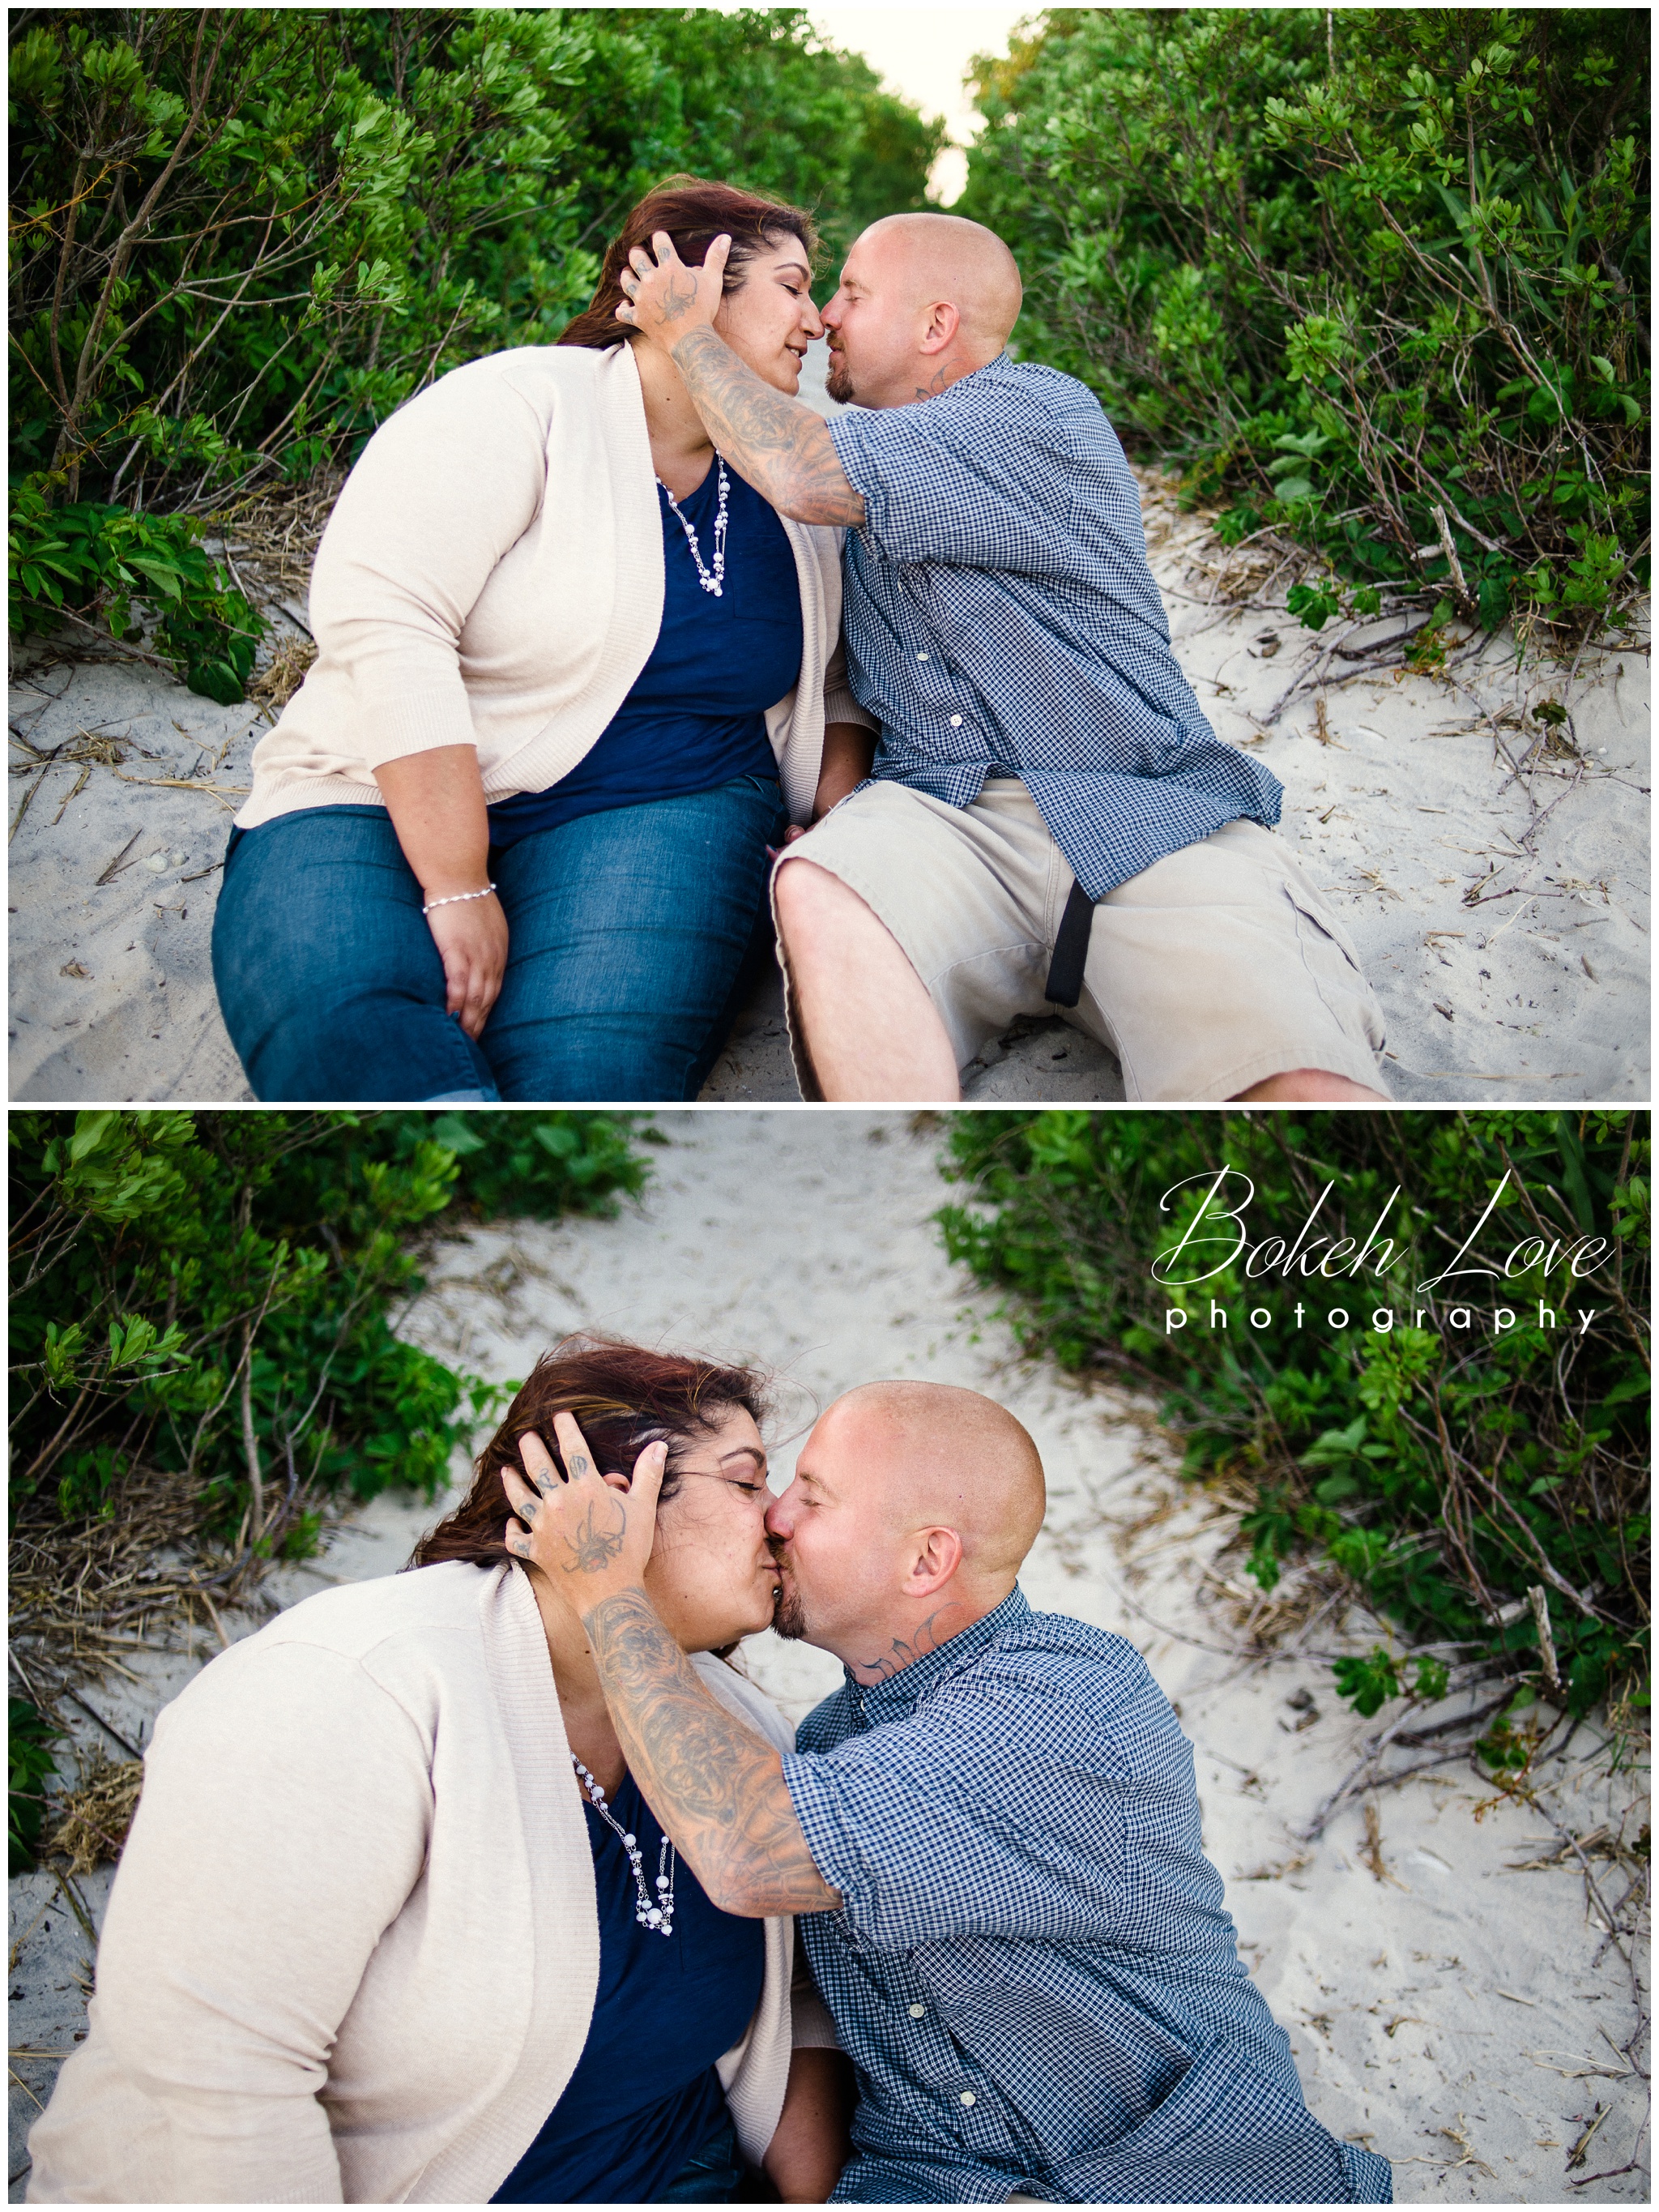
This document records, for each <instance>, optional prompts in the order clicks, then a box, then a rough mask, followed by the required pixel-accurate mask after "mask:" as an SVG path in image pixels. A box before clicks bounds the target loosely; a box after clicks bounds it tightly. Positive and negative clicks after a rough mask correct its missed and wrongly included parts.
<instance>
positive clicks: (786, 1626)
mask: <svg viewBox="0 0 1659 2212" xmlns="http://www.w3.org/2000/svg"><path fill="white" fill-rule="evenodd" d="M772 1632H773V1634H774V1635H775V1636H781V1637H782V1638H784V1639H785V1641H786V1642H787V1643H791V1644H799V1642H800V1640H801V1638H802V1637H803V1636H805V1633H806V1607H805V1606H804V1605H803V1604H802V1603H801V1601H800V1599H799V1595H797V1594H796V1592H795V1591H793V1590H792V1589H790V1587H789V1585H788V1584H787V1583H779V1584H778V1601H777V1605H776V1607H775V1608H774V1611H773V1613H772Z"/></svg>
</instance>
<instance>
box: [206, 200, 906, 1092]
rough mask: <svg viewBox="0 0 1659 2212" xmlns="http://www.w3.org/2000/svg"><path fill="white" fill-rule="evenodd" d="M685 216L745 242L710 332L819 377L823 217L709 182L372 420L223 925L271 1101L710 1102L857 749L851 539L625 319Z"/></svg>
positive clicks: (239, 1023) (229, 983)
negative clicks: (654, 252) (752, 476)
mask: <svg viewBox="0 0 1659 2212" xmlns="http://www.w3.org/2000/svg"><path fill="white" fill-rule="evenodd" d="M657 230H666V231H667V232H668V233H669V234H670V235H671V237H672V239H673V240H674V243H675V246H676V247H677V248H678V252H679V253H680V256H681V258H682V259H684V260H686V261H688V262H696V263H699V264H701V262H702V258H703V256H704V254H705V252H706V251H707V249H708V246H709V245H710V244H711V243H712V241H713V240H714V238H716V237H717V236H719V235H720V234H729V235H730V236H731V239H732V254H731V259H730V261H729V262H728V264H727V266H726V280H725V282H726V293H725V299H724V303H723V305H722V307H721V309H720V316H719V318H718V319H717V321H716V328H717V329H719V331H720V334H721V336H722V337H724V338H725V339H726V343H728V344H729V345H731V346H732V349H734V350H735V351H736V352H737V353H738V355H739V356H741V358H742V359H743V360H744V361H745V362H747V363H748V364H749V366H750V368H753V369H754V370H755V372H756V374H757V375H760V376H762V377H763V378H765V380H767V382H768V383H769V384H771V385H773V386H775V387H776V388H777V389H778V390H780V391H782V392H791V393H793V392H794V391H795V390H796V388H797V386H798V385H799V377H800V363H801V360H802V357H803V356H804V355H805V350H806V347H807V345H808V343H809V342H810V341H811V339H813V338H815V337H817V336H818V335H819V334H820V332H821V331H822V328H823V325H822V324H821V323H820V322H819V320H818V315H817V309H816V308H815V307H813V305H812V301H811V292H810V289H809V287H810V283H811V262H812V254H813V251H814V247H815V243H816V240H815V236H814V233H813V229H812V225H811V222H810V220H809V219H808V217H807V216H805V215H803V214H802V213H801V212H800V210H799V209H795V208H788V207H782V206H779V205H776V204H774V203H773V202H771V201H769V200H765V199H762V198H758V197H756V196H755V195H754V194H753V193H750V192H741V191H736V190H734V189H733V188H732V186H731V185H720V184H708V183H702V182H699V181H698V180H696V179H690V178H684V179H676V180H674V181H673V182H672V183H671V184H669V185H664V186H663V187H661V188H660V189H659V191H654V192H653V193H651V194H650V195H649V197H647V198H646V199H644V200H642V201H641V204H639V206H638V207H636V208H635V210H634V211H633V213H632V214H631V215H630V216H629V218H628V220H627V222H625V224H624V225H623V229H622V231H621V233H620V234H619V235H618V236H617V238H616V239H615V240H613V241H612V242H611V246H610V248H609V250H608V252H606V255H605V262H604V267H603V274H602V276H601V281H600V283H599V290H598V292H597V293H596V294H595V295H594V298H593V303H592V307H589V308H588V310H587V311H586V313H585V314H582V315H580V316H579V317H578V318H577V319H576V320H575V322H574V323H573V324H572V325H570V327H569V328H568V330H567V331H565V333H564V335H563V337H562V339H561V340H560V342H559V343H558V345H556V346H540V347H523V348H520V349H516V350H514V351H512V352H507V353H498V354H492V355H489V356H486V357H485V358H484V359H483V360H480V361H476V362H471V363H469V364H468V365H467V366H466V367H465V368H459V369H456V370H454V371H453V373H452V374H449V375H447V376H446V377H443V378H441V380H439V381H438V382H437V383H436V384H435V385H434V386H432V387H431V388H430V389H429V390H428V391H426V392H422V393H421V394H420V395H419V396H418V397H417V398H414V399H412V400H410V402H409V404H407V405H406V406H404V407H403V408H402V409H400V410H398V413H397V414H396V415H394V416H392V419H391V420H390V422H386V424H385V425H384V426H383V427H382V428H380V430H379V431H378V432H377V433H376V434H375V435H374V437H373V438H372V439H371V440H370V441H369V443H368V447H366V449H365V450H364V453H363V454H362V459H360V460H359V461H358V463H357V465H356V468H355V469H354V470H353V471H352V473H351V475H350V477H349V479H348V480H347V483H346V485H345V488H344V489H343V491H342V493H341V495H340V498H339V501H338V503H337V506H336V507H335V510H334V513H333V516H332V518H331V520H330V523H329V526H328V528H327V530H326V532H325V533H324V537H323V542H322V544H321V546H320V548H319V551H318V555H317V562H316V568H315V572H314V574H313V581H312V592H311V618H312V623H313V629H314V630H315V633H316V637H317V644H318V659H317V662H316V665H315V666H314V667H313V669H312V671H311V673H310V674H309V675H308V676H307V678H306V681H305V683H304V684H303V685H302V686H301V689H300V690H299V691H298V692H297V693H296V694H295V697H294V699H293V700H292V701H291V702H289V706H288V708H286V709H285V711H284V712H283V716H282V719H281V720H280V721H279V722H278V723H277V725H276V728H275V729H274V730H272V731H271V732H270V733H269V734H268V735H267V736H266V737H265V738H263V739H262V740H261V742H260V744H258V747H257V748H256V750H255V752H254V756H253V789H252V796H251V797H250V799H249V800H248V803H247V805H246V806H245V807H244V808H243V810H242V811H241V812H240V814H239V815H238V817H236V823H237V826H236V828H235V829H234V831H233V833H232V836H231V841H230V845H229V848H228V851H227V854H226V859H225V875H224V884H223V887H222V891H221V894H220V899H219V907H218V912H217V914H216V917H215V921H214V932H213V965H214V977H215V981H216V984H217V987H218V992H219V1002H220V1006H221V1007H222V1011H223V1014H224V1018H225V1024H226V1027H227V1028H228V1030H229V1032H230V1036H231V1039H232V1041H233V1042H234V1045H235V1047H236V1049H237V1052H238V1053H239V1054H240V1057H241V1060H242V1065H243V1066H244V1068H245V1069H246V1073H247V1077H248V1080H249V1082H250V1084H251V1085H252V1088H253V1090H254V1091H255V1093H256V1094H257V1096H258V1097H260V1098H264V1099H306V1100H315V1099H340V1100H353V1101H367V1100H377V1099H404V1100H409V1099H422V1100H428V1101H433V1102H437V1101H462V1102H471V1101H482V1100H493V1099H496V1098H507V1099H532V1100H556V1099H596V1098H597V1099H615V1100H628V1099H671V1098H690V1097H696V1094H697V1091H699V1090H700V1089H701V1087H702V1081H703V1078H704V1077H705V1075H706V1074H707V1073H708V1069H709V1067H710V1066H712V1065H713V1063H714V1057H715V1055H716V1054H717V1053H718V1052H719V1050H720V1045H721V1043H722V1042H723V1041H724V1036H725V1032H726V1029H727V1027H728V1026H729V1024H730V1018H731V1015H732V1012H733V1011H734V1010H735V1004H736V1000H737V998H738V995H739V993H740V989H741V987H742V985H743V983H744V980H745V956H746V954H747V953H748V952H749V951H750V947H751V945H760V940H759V939H758V937H757V927H759V926H761V923H762V915H763V907H764V903H765V892H766V878H767V867H768V854H767V848H768V847H769V845H775V844H776V843H777V842H779V840H780V839H781V836H782V834H783V831H784V829H785V828H786V826H787V824H788V823H790V822H795V823H801V822H806V821H809V820H812V819H816V818H817V816H818V815H820V814H822V813H823V812H825V811H828V809H829V807H830V806H831V805H834V803H835V802H836V800H837V799H841V798H842V797H844V796H845V795H846V793H848V792H849V791H850V790H851V789H852V788H853V787H854V785H855V784H856V783H857V782H858V781H860V778H861V777H862V775H864V773H865V772H866V769H867V767H868V763H869V759H870V750H871V744H872V735H871V732H870V731H869V730H868V728H867V727H866V721H867V718H866V716H865V715H864V714H863V712H862V710H861V709H860V708H859V707H858V705H857V704H856V702H854V699H853V697H852V696H851V694H850V693H849V692H848V690H846V688H845V679H844V677H843V675H842V664H841V657H840V650H839V635H840V626H841V566H840V532H836V531H833V530H823V529H815V528H809V527H807V526H804V525H802V524H799V523H795V522H789V521H784V520H781V518H780V517H779V516H778V515H777V514H776V513H775V512H774V511H773V509H772V508H771V507H769V506H768V505H767V504H766V502H765V501H764V500H763V499H762V498H760V496H759V495H758V494H757V493H756V492H754V491H753V490H752V489H750V486H749V485H748V484H747V483H744V480H743V478H742V477H739V476H738V475H737V474H736V473H735V472H734V471H732V470H730V469H728V467H727V466H726V463H725V462H724V460H722V459H720V456H719V455H718V454H716V453H715V452H714V447H712V445H711V444H710V443H709V441H708V435H707V433H706V432H705V431H704V429H703V428H702V422H700V421H699V419H698V417H697V415H696V411H695V410H694V409H693V408H692V406H691V404H690V399H689V398H688V396H687V393H686V391H685V386H684V383H683V381H682V380H681V378H680V374H679V371H678V368H676V367H675V365H674V362H673V361H672V359H671V356H670V355H669V354H668V352H667V351H666V349H665V348H664V347H663V346H662V345H660V344H659V343H656V342H655V341H653V340H652V339H649V338H647V337H643V336H642V335H641V333H639V332H638V331H632V330H629V329H628V328H626V327H625V326H624V325H623V324H622V323H619V322H618V321H617V319H616V315H615V310H616V307H617V305H618V304H619V303H620V302H621V301H622V298H623V293H622V289H621V284H620V281H619V280H620V276H622V274H623V273H625V272H626V271H627V270H628V267H629V260H628V257H629V253H630V252H632V251H633V249H634V248H635V246H641V245H642V244H643V243H644V242H645V241H646V240H647V239H649V238H650V237H651V235H652V234H653V232H655V231H657ZM826 716H827V717H828V723H827V726H826ZM765 942H766V943H769V932H768V933H767V938H766V940H765ZM761 949H763V946H762V947H761Z"/></svg>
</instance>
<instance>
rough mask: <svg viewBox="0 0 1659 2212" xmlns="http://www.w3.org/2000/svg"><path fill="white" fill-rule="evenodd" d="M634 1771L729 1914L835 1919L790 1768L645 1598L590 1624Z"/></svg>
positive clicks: (598, 1612) (616, 1601) (601, 1610)
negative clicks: (709, 1682) (731, 1706)
mask: <svg viewBox="0 0 1659 2212" xmlns="http://www.w3.org/2000/svg"><path fill="white" fill-rule="evenodd" d="M582 1626H583V1627H584V1628H586V1631H587V1640H588V1642H589V1644H591V1645H592V1651H593V1656H594V1659H595V1661H596V1662H597V1664H598V1667H599V1680H600V1683H601V1684H602V1686H603V1687H604V1690H605V1702H606V1704H607V1705H609V1706H610V1708H611V1720H612V1722H613V1723H615V1726H616V1730H617V1738H618V1740H619V1741H620V1742H621V1744H622V1747H623V1756H624V1757H625V1758H626V1759H627V1761H628V1767H629V1772H630V1773H631V1774H632V1776H633V1778H634V1779H635V1783H636V1784H638V1785H639V1789H640V1790H641V1795H642V1796H644V1798H645V1800H646V1802H647V1804H648V1805H649V1806H650V1807H651V1808H652V1810H653V1812H654V1813H655V1814H656V1815H657V1818H658V1819H659V1820H660V1821H661V1823H662V1825H663V1826H664V1827H665V1829H666V1831H667V1832H668V1833H669V1835H670V1836H671V1837H672V1838H673V1840H674V1843H675V1845H676V1847H677V1848H678V1850H679V1852H680V1854H681V1856H682V1857H684V1859H686V1860H687V1861H688V1862H689V1863H690V1867H691V1869H692V1871H693V1872H694V1873H695V1874H696V1877H697V1879H698V1881H700V1882H702V1886H703V1887H704V1889H705V1890H707V1891H708V1895H709V1896H710V1898H711V1899H713V1900H714V1903H715V1904H716V1905H719V1906H720V1909H721V1910H722V1911H726V1912H736V1913H741V1914H744V1915H746V1916H748V1917H751V1918H759V1917H763V1916H764V1915H766V1914H768V1913H776V1912H827V1911H832V1910H833V1909H834V1908H835V1907H836V1905H839V1904H840V1903H841V1895H840V1893H839V1892H838V1891H836V1890H833V1889H831V1888H830V1887H829V1885H828V1884H827V1883H826V1882H825V1881H824V1880H823V1876H822V1875H820V1874H819V1872H818V1870H817V1866H816V1865H815V1864H814V1863H813V1859H812V1854H811V1851H810V1850H808V1849H807V1844H806V1838H805V1836H804V1835H803V1834H802V1832H801V1826H800V1822H799V1820H798V1819H797V1818H796V1816H795V1808H794V1804H793V1801H792V1799H791V1797H790V1795H789V1787H788V1784H787V1783H786V1782H785V1780H784V1778H783V1762H782V1760H781V1758H780V1757H779V1755H778V1753H776V1752H775V1751H774V1750H773V1749H772V1748H771V1747H770V1746H769V1744H765V1743H763V1742H761V1741H760V1740H759V1738H758V1737H757V1736H756V1735H755V1734H754V1732H753V1731H752V1729H748V1728H745V1727H744V1723H742V1722H741V1721H740V1720H738V1719H737V1718H736V1717H735V1716H734V1715H733V1714H731V1713H728V1712H727V1711H726V1709H725V1707H724V1706H723V1705H720V1704H719V1703H718V1702H717V1701H716V1700H715V1699H714V1698H713V1697H711V1696H710V1694H709V1692H708V1691H707V1690H706V1689H705V1688H704V1687H703V1686H702V1682H700V1681H699V1680H698V1679H697V1674H696V1668H694V1667H693V1666H692V1664H691V1662H690V1660H689V1659H688V1658H687V1657H686V1656H685V1654H684V1652H683V1651H682V1650H680V1647H679V1645H678V1644H676V1643H675V1641H674V1639H673V1638H672V1637H671V1635H670V1634H669V1632H668V1631H667V1630H666V1629H665V1627H664V1626H663V1625H662V1623H661V1621H660V1620H659V1619H658V1618H657V1615H656V1613H655V1611H654V1610H653V1607H652V1605H651V1603H650V1601H649V1600H648V1599H647V1597H646V1595H645V1593H644V1592H643V1591H642V1590H638V1589H631V1590H623V1591H620V1592H618V1593H617V1595H615V1596H612V1597H606V1598H601V1599H600V1600H599V1603H598V1604H597V1605H595V1606H594V1607H592V1610H591V1611H589V1612H586V1613H583V1615H582Z"/></svg>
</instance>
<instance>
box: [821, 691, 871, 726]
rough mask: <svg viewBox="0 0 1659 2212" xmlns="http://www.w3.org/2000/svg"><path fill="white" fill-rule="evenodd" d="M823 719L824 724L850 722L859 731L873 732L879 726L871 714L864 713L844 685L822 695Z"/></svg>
mask: <svg viewBox="0 0 1659 2212" xmlns="http://www.w3.org/2000/svg"><path fill="white" fill-rule="evenodd" d="M823 719H824V720H825V721H826V722H852V723H854V724H856V726H858V727H859V728H860V730H875V729H879V728H880V724H879V723H878V721H877V720H876V718H875V716H874V715H873V714H866V712H865V710H864V708H862V707H860V704H859V702H858V701H857V700H856V699H855V698H854V696H853V695H852V693H851V692H850V691H849V690H848V689H847V687H846V686H845V685H844V684H842V685H840V686H838V687H837V689H836V690H833V691H826V692H825V693H824V695H823Z"/></svg>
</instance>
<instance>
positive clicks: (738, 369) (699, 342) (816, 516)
mask: <svg viewBox="0 0 1659 2212" xmlns="http://www.w3.org/2000/svg"><path fill="white" fill-rule="evenodd" d="M671 350H672V354H673V359H674V366H675V368H678V371H679V373H680V374H681V376H682V377H684V380H685V388H686V390H687V391H688V392H690V395H691V404H692V405H693V406H694V407H695V408H696V410H697V412H698V414H699V415H700V416H702V423H703V428H705V429H706V430H707V431H708V435H709V436H710V437H711V438H712V439H713V440H714V443H715V445H716V446H717V447H719V448H720V452H721V453H724V454H725V456H726V459H727V460H728V461H730V462H731V464H732V467H733V468H734V469H736V470H737V471H738V475H739V476H741V477H745V478H746V479H747V481H748V482H749V483H751V484H753V486H754V487H755V489H756V490H757V492H759V493H760V495H761V496H762V497H763V499H766V500H769V501H770V502H771V504H772V505H773V506H774V507H776V508H777V510H778V512H779V513H780V514H787V515H788V516H789V517H790V518H791V520H793V521H795V522H818V523H844V524H856V523H860V522H862V521H863V520H864V500H863V497H862V495H861V494H860V493H858V492H856V491H854V489H853V487H852V485H851V484H850V483H848V481H847V472H846V471H845V470H844V469H843V468H842V465H841V457H840V455H839V454H838V453H836V448H835V444H834V441H832V439H831V438H830V435H829V424H828V423H827V422H825V421H824V419H823V416H822V415H819V414H817V412H815V410H813V409H811V407H806V406H804V405H803V404H801V402H800V401H799V399H791V398H788V397H787V395H786V394H785V393H783V392H778V391H775V389H774V388H773V386H771V385H769V384H768V383H767V382H766V381H765V380H764V379H763V378H762V377H759V376H757V375H756V374H755V372H754V370H753V369H752V368H750V367H749V365H748V364H747V362H741V361H739V360H738V356H736V354H734V353H733V352H732V349H731V347H730V346H729V345H727V344H726V341H725V339H724V338H722V337H719V336H718V335H717V333H716V332H714V331H712V330H710V328H709V327H708V324H707V323H702V324H699V325H697V327H696V329H694V330H690V331H687V332H686V334H685V336H684V337H683V338H681V339H679V340H678V342H677V343H675V345H674V346H673V348H672V349H671Z"/></svg>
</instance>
